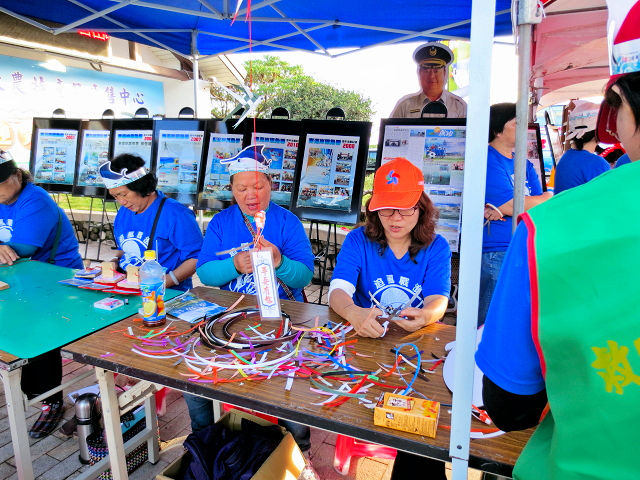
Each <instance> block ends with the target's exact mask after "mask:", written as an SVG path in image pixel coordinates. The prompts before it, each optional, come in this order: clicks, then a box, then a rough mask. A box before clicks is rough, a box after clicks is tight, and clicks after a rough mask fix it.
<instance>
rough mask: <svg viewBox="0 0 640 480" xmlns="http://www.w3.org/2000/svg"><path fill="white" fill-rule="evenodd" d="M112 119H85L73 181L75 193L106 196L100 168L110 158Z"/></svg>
mask: <svg viewBox="0 0 640 480" xmlns="http://www.w3.org/2000/svg"><path fill="white" fill-rule="evenodd" d="M111 127H112V121H111V120H107V119H102V120H83V121H82V125H81V130H80V140H79V141H80V146H79V148H78V152H79V153H78V159H77V161H76V169H75V176H74V181H73V194H74V195H78V196H104V194H105V188H104V182H103V181H102V178H101V177H100V174H99V173H98V168H99V167H100V165H102V164H103V163H104V162H106V161H108V160H109V158H110V157H109V142H110V139H111Z"/></svg>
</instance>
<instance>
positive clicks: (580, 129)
mask: <svg viewBox="0 0 640 480" xmlns="http://www.w3.org/2000/svg"><path fill="white" fill-rule="evenodd" d="M597 118H598V105H596V104H595V103H591V102H585V101H583V100H576V101H575V102H574V108H573V110H571V111H570V112H569V122H568V123H569V128H568V130H567V132H568V133H567V137H566V139H567V140H569V141H571V143H572V148H570V149H569V150H567V151H566V152H565V153H564V155H562V158H560V161H559V162H558V166H557V167H556V175H555V183H554V193H555V194H556V195H557V194H559V193H561V192H563V191H565V190H568V189H570V188H573V187H577V186H579V185H582V184H584V183H587V182H588V181H589V180H591V179H593V178H595V177H597V176H598V175H600V174H601V173H604V172H608V171H609V170H611V167H610V166H609V164H608V163H607V162H606V160H604V159H603V158H602V157H600V156H598V155H596V154H595V153H594V152H595V150H596V147H597V145H598V142H597V141H596V120H597Z"/></svg>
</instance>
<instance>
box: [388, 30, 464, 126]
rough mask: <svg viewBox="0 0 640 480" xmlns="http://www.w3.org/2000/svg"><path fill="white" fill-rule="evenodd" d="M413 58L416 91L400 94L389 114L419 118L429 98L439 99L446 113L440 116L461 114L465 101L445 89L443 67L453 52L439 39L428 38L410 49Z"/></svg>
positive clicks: (447, 66) (394, 116)
mask: <svg viewBox="0 0 640 480" xmlns="http://www.w3.org/2000/svg"><path fill="white" fill-rule="evenodd" d="M413 60H414V61H415V62H416V63H417V64H418V81H419V82H420V91H419V92H417V93H411V94H409V95H406V96H404V97H402V98H401V99H400V100H398V103H396V106H395V107H393V111H392V112H391V115H389V116H390V117H391V118H421V117H422V111H423V109H424V108H425V107H427V105H429V104H430V103H432V102H439V103H441V104H442V105H443V106H444V107H445V110H444V111H446V113H445V114H444V115H440V116H444V117H448V118H464V117H466V116H467V103H466V102H465V101H464V100H463V99H462V98H460V97H459V96H457V95H454V94H453V93H450V92H449V91H447V90H445V88H444V87H445V84H446V82H447V78H448V74H447V70H448V68H449V65H450V64H451V62H452V61H453V52H452V51H451V49H450V48H449V47H447V46H446V45H445V44H443V43H440V42H428V43H425V44H423V45H420V46H419V47H418V48H416V50H415V51H414V52H413Z"/></svg>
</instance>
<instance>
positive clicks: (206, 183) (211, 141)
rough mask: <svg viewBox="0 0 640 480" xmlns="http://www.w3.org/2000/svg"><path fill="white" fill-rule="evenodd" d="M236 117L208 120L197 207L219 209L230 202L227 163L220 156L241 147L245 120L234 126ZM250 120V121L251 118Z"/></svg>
mask: <svg viewBox="0 0 640 480" xmlns="http://www.w3.org/2000/svg"><path fill="white" fill-rule="evenodd" d="M235 122H236V120H228V121H226V122H224V121H223V120H216V119H212V120H207V121H206V129H205V132H206V134H205V146H204V158H205V160H204V161H203V168H202V174H201V175H200V183H199V187H198V198H197V208H198V209H201V210H220V209H222V208H225V207H227V206H229V204H230V203H231V197H232V195H231V184H230V183H229V167H228V166H227V165H221V164H220V160H223V159H225V158H230V157H233V156H234V155H235V154H237V153H238V152H239V151H240V150H242V147H243V138H244V128H245V126H244V123H242V124H240V125H239V126H238V127H237V128H235V129H234V127H233V125H234V124H235ZM251 123H253V122H251Z"/></svg>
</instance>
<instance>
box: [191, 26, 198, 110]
mask: <svg viewBox="0 0 640 480" xmlns="http://www.w3.org/2000/svg"><path fill="white" fill-rule="evenodd" d="M191 55H192V56H193V60H192V62H193V118H198V78H199V77H200V71H199V69H198V31H197V30H194V31H193V32H191Z"/></svg>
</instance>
